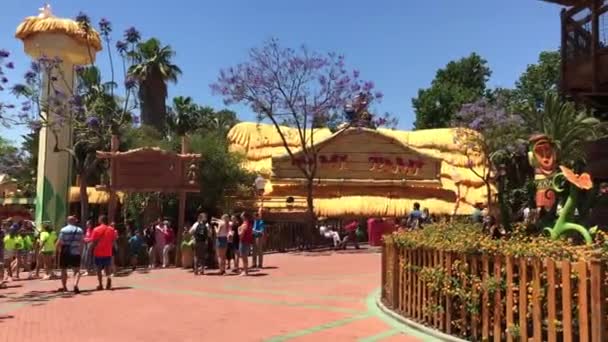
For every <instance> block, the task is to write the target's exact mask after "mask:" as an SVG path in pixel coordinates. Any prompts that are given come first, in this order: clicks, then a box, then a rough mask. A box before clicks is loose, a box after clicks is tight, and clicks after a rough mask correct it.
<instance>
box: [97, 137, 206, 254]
mask: <svg viewBox="0 0 608 342" xmlns="http://www.w3.org/2000/svg"><path fill="white" fill-rule="evenodd" d="M97 158H99V159H107V160H109V162H110V182H109V184H108V185H106V186H101V187H100V189H101V190H105V191H108V192H109V193H110V200H109V201H108V220H109V221H110V222H111V221H114V219H115V217H116V204H117V196H116V193H117V192H118V191H122V192H126V193H128V192H163V193H177V194H178V195H179V215H178V219H177V228H178V229H177V251H178V253H177V254H178V255H179V251H180V244H181V237H182V231H183V228H184V222H185V216H186V195H187V193H189V192H199V191H200V184H199V181H198V162H199V161H200V159H201V155H200V154H193V153H188V146H187V144H186V141H185V139H182V153H180V154H178V153H175V152H172V151H164V150H161V149H159V148H156V147H144V148H139V149H135V150H129V151H126V152H120V151H118V137H116V136H114V137H112V143H111V151H110V152H106V151H97ZM178 255H176V257H177V258H176V259H177V260H179V257H178Z"/></svg>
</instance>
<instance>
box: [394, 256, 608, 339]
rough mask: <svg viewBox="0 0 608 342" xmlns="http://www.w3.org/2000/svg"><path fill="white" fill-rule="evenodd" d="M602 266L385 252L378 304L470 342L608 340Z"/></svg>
mask: <svg viewBox="0 0 608 342" xmlns="http://www.w3.org/2000/svg"><path fill="white" fill-rule="evenodd" d="M607 279H608V277H607V273H606V265H605V263H604V262H601V261H597V260H593V261H589V262H586V261H580V262H570V261H562V260H553V259H540V258H515V257H511V256H500V255H499V256H490V255H470V254H461V253H451V252H443V251H439V250H430V249H422V248H417V249H408V248H400V247H397V246H395V245H394V244H386V245H384V246H383V250H382V301H383V303H384V304H385V305H386V306H387V307H389V308H391V309H392V310H394V311H395V312H397V313H398V314H400V315H402V316H403V317H405V318H408V319H410V320H413V321H416V322H418V323H422V324H424V325H427V326H429V327H433V328H435V329H437V330H440V331H442V332H444V333H447V334H451V335H454V336H460V337H463V338H466V339H469V340H472V341H489V340H493V341H529V340H531V341H539V342H540V341H549V342H553V341H597V342H603V341H608V334H607V332H608V317H607V316H606V314H607V311H608V310H607V308H608V304H607V302H606V298H607V297H606V288H607Z"/></svg>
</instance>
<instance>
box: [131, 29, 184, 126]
mask: <svg viewBox="0 0 608 342" xmlns="http://www.w3.org/2000/svg"><path fill="white" fill-rule="evenodd" d="M174 56H175V51H173V50H172V49H171V46H169V45H165V46H163V45H162V44H161V42H160V41H159V40H158V39H156V38H151V39H149V40H147V41H145V42H142V43H139V44H138V45H137V49H136V50H135V51H134V52H133V54H132V55H131V57H132V59H133V62H134V64H133V65H132V66H131V67H130V68H129V75H130V76H133V77H135V78H136V79H137V80H139V93H138V95H139V101H140V105H141V120H142V123H143V124H145V125H149V126H152V127H154V128H156V129H157V130H159V131H160V132H163V131H164V129H165V122H166V116H167V107H166V106H165V100H166V99H167V82H168V81H171V82H177V77H178V76H179V75H181V73H182V71H181V69H180V68H179V67H178V66H177V65H175V64H173V63H171V59H172V58H173V57H174Z"/></svg>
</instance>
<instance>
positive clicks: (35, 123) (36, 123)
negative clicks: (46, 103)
mask: <svg viewBox="0 0 608 342" xmlns="http://www.w3.org/2000/svg"><path fill="white" fill-rule="evenodd" d="M28 126H29V127H30V129H31V130H32V131H38V130H39V129H41V128H42V123H41V122H40V121H39V120H33V121H30V122H29V123H28Z"/></svg>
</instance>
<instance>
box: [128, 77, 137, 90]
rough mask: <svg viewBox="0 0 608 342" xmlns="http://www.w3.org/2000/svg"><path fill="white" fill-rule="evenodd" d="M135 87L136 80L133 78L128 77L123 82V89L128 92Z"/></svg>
mask: <svg viewBox="0 0 608 342" xmlns="http://www.w3.org/2000/svg"><path fill="white" fill-rule="evenodd" d="M136 85H137V79H136V78H135V77H133V76H129V77H127V79H126V80H125V88H127V89H129V90H130V89H133V88H135V86H136Z"/></svg>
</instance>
